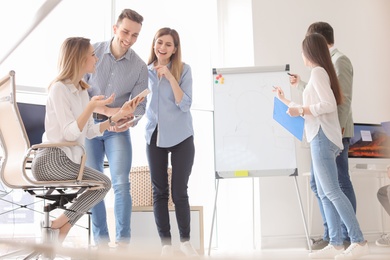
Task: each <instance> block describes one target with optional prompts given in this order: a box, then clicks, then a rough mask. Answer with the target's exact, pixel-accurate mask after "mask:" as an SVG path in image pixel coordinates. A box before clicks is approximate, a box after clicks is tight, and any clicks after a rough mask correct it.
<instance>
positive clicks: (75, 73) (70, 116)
mask: <svg viewBox="0 0 390 260" xmlns="http://www.w3.org/2000/svg"><path fill="white" fill-rule="evenodd" d="M96 61H97V58H96V56H95V52H94V48H93V47H92V45H91V44H90V40H89V39H86V38H81V37H72V38H68V39H66V40H65V42H64V43H63V45H62V48H61V53H60V59H59V74H58V76H57V77H56V79H55V80H54V81H53V82H52V84H51V85H50V86H49V95H48V99H47V103H46V116H45V133H44V135H43V138H42V139H43V142H46V143H57V142H66V141H68V142H69V141H76V142H78V143H80V144H84V142H85V138H93V137H95V136H99V135H102V134H103V133H104V131H105V130H108V129H109V128H110V127H112V128H113V129H115V127H116V126H115V122H117V121H119V120H120V119H122V118H124V117H126V116H129V115H131V114H132V113H133V112H134V110H135V108H136V106H137V105H138V104H139V102H140V101H142V99H136V100H132V101H129V102H126V103H125V104H124V105H123V106H122V108H121V109H120V110H119V111H118V112H117V113H116V114H114V115H113V116H111V117H110V118H109V120H106V121H104V122H102V123H100V124H94V122H93V119H92V112H93V111H94V109H95V108H96V107H102V106H106V105H107V104H110V103H112V102H113V100H114V95H112V96H110V97H108V98H105V97H104V96H94V97H92V98H91V99H90V98H89V95H88V92H87V89H88V88H89V85H88V84H87V83H85V82H84V81H83V80H82V78H83V76H84V74H86V73H92V72H94V71H95V64H96ZM81 154H82V151H81V148H79V147H72V148H70V147H61V148H43V149H39V151H38V153H37V156H36V157H35V158H34V160H33V162H32V173H33V174H34V176H35V178H36V179H37V180H39V181H60V180H69V179H74V178H75V176H77V174H78V171H79V169H80V162H81ZM83 179H84V180H96V181H100V182H103V183H104V188H102V189H97V190H88V191H86V192H84V193H82V194H81V195H80V196H79V197H78V198H77V200H76V201H75V202H74V203H72V205H71V206H70V207H69V210H67V211H65V212H64V213H63V214H62V215H60V216H59V217H58V218H56V219H55V220H53V221H51V223H50V228H51V230H52V231H53V232H56V233H57V232H58V233H59V242H62V241H63V240H64V239H65V237H66V235H67V234H68V232H69V230H70V229H71V227H72V226H73V225H74V224H75V223H76V222H77V221H78V220H79V219H80V218H81V217H82V215H83V212H87V211H89V210H90V209H91V208H92V207H93V206H94V205H96V204H97V203H98V202H99V201H101V200H102V199H103V198H104V196H105V195H106V194H107V192H108V191H109V190H110V188H111V181H110V179H109V178H108V177H107V176H105V175H104V174H101V173H100V172H98V171H96V170H94V169H92V168H89V167H85V170H84V175H83Z"/></svg>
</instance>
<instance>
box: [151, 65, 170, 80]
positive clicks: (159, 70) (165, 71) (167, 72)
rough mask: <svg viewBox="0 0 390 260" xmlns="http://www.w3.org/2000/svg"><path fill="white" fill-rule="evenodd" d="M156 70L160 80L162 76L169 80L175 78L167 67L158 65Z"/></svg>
mask: <svg viewBox="0 0 390 260" xmlns="http://www.w3.org/2000/svg"><path fill="white" fill-rule="evenodd" d="M154 69H155V70H156V71H157V75H158V77H159V78H161V77H162V76H164V77H165V78H166V79H167V80H171V79H172V78H173V75H172V73H171V71H170V70H169V69H168V67H167V66H165V65H157V66H155V67H154Z"/></svg>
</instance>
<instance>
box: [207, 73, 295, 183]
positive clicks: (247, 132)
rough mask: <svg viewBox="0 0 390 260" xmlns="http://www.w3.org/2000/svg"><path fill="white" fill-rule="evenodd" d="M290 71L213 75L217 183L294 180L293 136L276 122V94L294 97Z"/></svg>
mask: <svg viewBox="0 0 390 260" xmlns="http://www.w3.org/2000/svg"><path fill="white" fill-rule="evenodd" d="M288 70H289V65H284V66H273V67H238V68H214V69H213V81H214V83H213V95H214V151H215V155H214V160H215V171H216V174H217V176H218V177H237V176H249V177H250V176H275V175H276V176H277V175H292V174H296V171H297V162H296V150H295V140H294V136H293V135H291V134H290V133H289V132H288V131H287V130H285V129H284V128H283V127H282V126H280V125H279V124H278V123H277V122H276V121H275V120H274V119H273V103H274V97H275V93H274V92H272V89H273V86H281V87H282V88H283V90H284V92H285V95H286V96H287V97H290V84H289V80H288V79H289V77H288V75H287V72H288Z"/></svg>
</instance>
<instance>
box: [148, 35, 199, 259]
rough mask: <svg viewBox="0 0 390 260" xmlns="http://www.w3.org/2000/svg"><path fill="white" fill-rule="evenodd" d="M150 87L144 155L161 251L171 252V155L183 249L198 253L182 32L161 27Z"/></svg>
mask: <svg viewBox="0 0 390 260" xmlns="http://www.w3.org/2000/svg"><path fill="white" fill-rule="evenodd" d="M148 75H149V89H150V90H151V92H152V93H151V94H150V95H149V97H148V103H147V108H146V118H147V123H146V134H145V135H146V142H147V146H146V154H147V157H148V162H149V169H150V175H151V179H152V185H153V201H154V203H153V208H154V217H155V221H156V225H157V229H158V233H159V236H160V238H161V243H162V245H163V248H162V255H164V256H169V255H172V254H173V249H172V242H171V231H170V223H169V211H168V198H169V192H170V191H169V184H168V173H167V172H168V160H169V154H171V158H170V159H171V165H172V182H171V193H172V200H173V202H174V203H175V211H176V219H177V223H178V227H179V233H180V242H181V243H180V250H181V251H182V252H183V253H184V254H186V255H187V256H194V255H197V253H196V251H195V250H194V248H193V247H192V246H191V244H190V242H189V240H190V206H189V202H188V192H187V188H188V187H187V184H188V180H189V177H190V174H191V170H192V165H193V163H194V156H195V147H194V139H193V135H194V130H193V126H192V116H191V112H190V108H191V104H192V75H191V68H190V66H189V65H188V64H185V63H183V62H182V60H181V46H180V38H179V34H178V33H177V32H176V31H175V30H174V29H170V28H161V29H160V30H158V31H157V33H156V35H155V37H154V39H153V42H152V48H151V53H150V57H149V60H148Z"/></svg>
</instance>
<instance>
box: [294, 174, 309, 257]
mask: <svg viewBox="0 0 390 260" xmlns="http://www.w3.org/2000/svg"><path fill="white" fill-rule="evenodd" d="M294 181H295V188H296V190H297V196H298V201H299V206H300V209H301V215H302V221H303V226H304V228H305V234H306V241H307V246H308V247H309V251H310V252H311V244H310V238H309V232H308V231H307V225H306V218H305V213H304V211H303V206H302V199H301V193H300V192H299V187H298V181H297V176H294Z"/></svg>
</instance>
